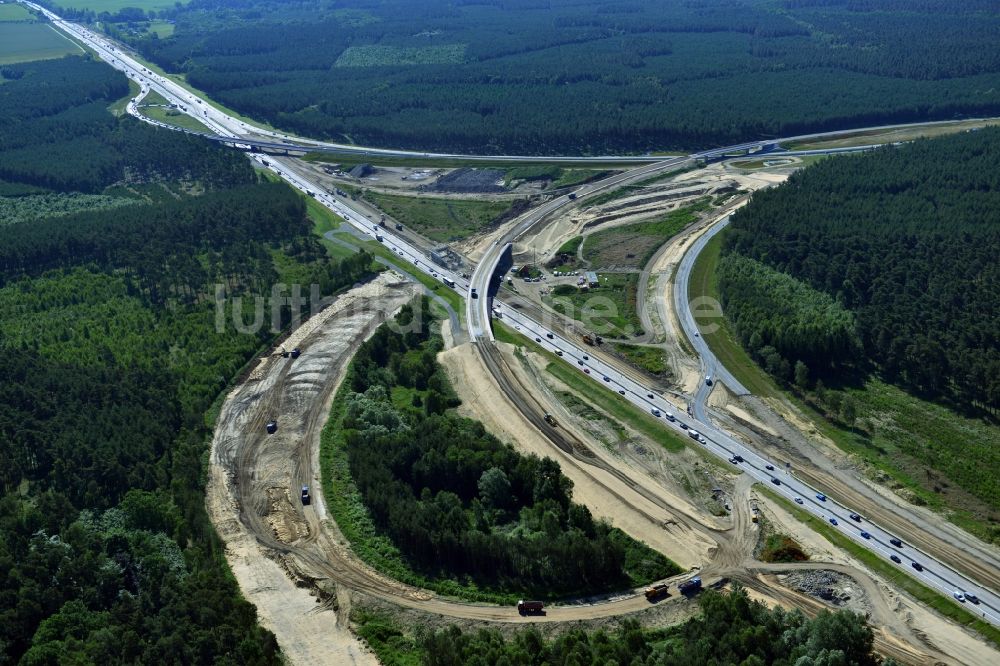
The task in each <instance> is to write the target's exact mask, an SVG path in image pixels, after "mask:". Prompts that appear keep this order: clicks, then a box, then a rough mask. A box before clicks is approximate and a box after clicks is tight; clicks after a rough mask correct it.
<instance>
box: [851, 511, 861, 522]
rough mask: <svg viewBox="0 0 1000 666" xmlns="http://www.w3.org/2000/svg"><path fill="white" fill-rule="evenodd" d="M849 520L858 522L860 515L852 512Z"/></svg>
mask: <svg viewBox="0 0 1000 666" xmlns="http://www.w3.org/2000/svg"><path fill="white" fill-rule="evenodd" d="M851 520H853V521H855V522H858V523H860V522H861V516H859V515H858V514H856V513H852V514H851Z"/></svg>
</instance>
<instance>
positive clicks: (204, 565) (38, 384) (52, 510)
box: [0, 57, 370, 665]
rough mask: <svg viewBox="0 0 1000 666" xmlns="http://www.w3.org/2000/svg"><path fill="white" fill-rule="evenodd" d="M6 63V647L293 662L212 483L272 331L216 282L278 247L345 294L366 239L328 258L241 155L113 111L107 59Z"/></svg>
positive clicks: (2, 443)
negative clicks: (225, 523)
mask: <svg viewBox="0 0 1000 666" xmlns="http://www.w3.org/2000/svg"><path fill="white" fill-rule="evenodd" d="M3 73H4V76H5V77H8V78H10V79H11V80H9V81H7V82H5V83H3V84H2V85H0V99H2V101H0V115H2V116H3V119H4V120H3V123H4V132H3V135H2V137H0V169H2V170H3V174H2V177H3V179H4V188H3V190H2V191H3V193H4V194H6V195H7V199H6V200H5V203H6V205H4V206H0V212H11V213H12V215H11V217H10V218H9V219H3V220H0V229H2V231H3V233H2V234H0V255H2V256H3V257H4V260H3V262H2V263H3V268H2V269H0V274H2V275H0V664H8V663H9V664H13V663H19V662H20V663H26V664H42V663H46V664H50V663H102V662H103V663H149V664H153V663H155V664H180V663H184V664H193V663H203V664H208V663H218V664H233V665H236V664H268V663H279V662H280V653H279V652H278V648H277V645H276V643H275V640H274V637H273V636H272V635H271V634H270V633H269V632H267V631H265V630H263V629H261V628H260V627H259V626H258V624H257V619H256V612H255V610H254V608H253V606H251V605H250V604H248V603H247V602H246V601H244V600H243V599H242V598H241V596H240V595H239V590H238V589H237V586H236V583H235V581H234V580H233V578H232V576H231V574H230V573H229V571H228V569H227V567H226V565H225V563H224V560H223V556H222V549H221V544H220V543H219V541H218V538H217V537H216V535H215V531H214V529H213V527H212V526H211V524H210V523H209V520H208V517H207V515H206V512H205V509H204V489H203V486H204V474H205V462H206V455H205V453H206V447H207V437H208V435H209V428H208V424H207V423H206V417H205V414H206V412H207V410H208V409H209V407H210V406H211V404H212V403H213V401H214V400H215V399H216V396H217V395H218V394H219V393H220V391H222V390H223V389H224V388H225V386H226V384H227V382H229V381H230V380H232V379H233V378H234V377H235V375H236V374H237V373H238V371H239V370H240V368H241V367H242V366H243V365H244V364H245V363H246V362H247V361H248V360H249V359H250V358H252V357H253V355H254V354H255V353H256V352H257V350H259V349H260V347H261V345H262V344H264V343H265V342H266V341H267V340H268V339H269V338H270V336H271V335H273V334H272V333H270V332H269V331H268V330H262V331H260V332H259V333H251V334H241V333H238V332H237V331H236V330H234V328H233V327H232V326H228V327H224V328H223V329H221V330H220V329H218V328H217V327H216V325H215V311H214V310H215V304H214V302H213V299H212V298H211V296H212V295H213V294H214V293H215V292H214V284H216V283H220V284H223V285H225V286H226V287H227V289H228V290H229V291H230V293H236V294H246V293H258V292H259V291H264V293H268V292H269V289H270V284H271V283H272V282H274V281H277V280H280V279H281V277H282V275H281V272H280V270H279V265H280V266H282V267H287V266H289V265H290V266H294V267H295V269H296V271H298V273H299V274H305V275H310V276H313V277H315V278H316V282H317V283H319V284H322V285H323V287H324V290H325V292H326V293H329V292H331V291H334V290H336V289H338V288H340V287H343V286H346V285H350V284H352V283H354V282H355V281H357V280H359V279H363V278H364V277H365V276H366V275H367V274H368V273H369V265H370V258H369V257H367V256H365V255H358V256H357V257H356V258H351V259H347V260H344V261H343V262H342V263H339V264H333V263H331V262H330V261H329V260H327V259H326V255H325V252H324V251H323V249H322V247H320V246H319V244H318V243H317V241H316V240H315V239H314V238H313V237H311V236H310V235H309V233H310V229H311V225H310V223H309V221H308V220H307V219H306V217H305V207H304V205H303V203H302V201H301V199H300V197H298V196H297V195H296V194H294V193H293V192H292V191H291V190H290V189H289V188H287V187H285V186H284V185H274V184H260V183H258V182H257V176H256V175H255V173H254V171H253V170H252V169H251V168H250V167H249V165H248V161H247V160H246V159H245V158H244V157H243V156H241V155H239V154H238V153H235V152H228V151H225V150H223V149H219V148H215V147H212V146H210V145H207V144H206V143H204V142H197V141H191V140H187V139H184V138H182V137H180V136H179V135H177V134H176V133H173V132H166V131H162V130H155V129H151V128H147V127H144V126H141V125H139V124H137V123H136V122H135V121H133V120H131V119H129V118H121V119H116V118H115V117H113V116H112V115H111V114H110V113H108V111H107V110H106V107H107V106H108V105H109V104H110V103H111V102H113V101H114V100H115V99H116V98H117V97H118V96H120V95H122V94H124V93H126V92H127V91H128V86H127V85H126V82H125V79H124V77H123V76H121V75H120V74H118V73H117V72H114V71H113V70H112V69H110V68H109V67H106V66H104V65H100V64H98V63H95V62H92V61H89V60H87V59H84V58H79V57H73V58H66V59H64V60H55V61H47V62H38V63H26V64H24V65H18V66H17V67H13V66H12V67H7V68H4V69H3ZM11 156H14V158H15V159H8V158H9V157H11ZM81 192H91V193H95V194H93V195H81V194H80V193H81ZM15 194H16V195H17V196H13V195H15ZM53 211H54V213H53ZM278 255H281V256H282V257H283V261H281V262H280V264H279V262H277V261H275V257H276V256H278ZM231 309H232V308H231V306H227V314H229V313H231Z"/></svg>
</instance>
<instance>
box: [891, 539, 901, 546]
mask: <svg viewBox="0 0 1000 666" xmlns="http://www.w3.org/2000/svg"><path fill="white" fill-rule="evenodd" d="M889 543H891V544H892V545H893V546H895V547H896V548H902V547H903V542H902V541H900V540H899V539H896V538H892V539H889Z"/></svg>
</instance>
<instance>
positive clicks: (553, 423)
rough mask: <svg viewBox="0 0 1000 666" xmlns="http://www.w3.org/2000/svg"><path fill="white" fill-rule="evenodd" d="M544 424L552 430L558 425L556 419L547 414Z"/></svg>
mask: <svg viewBox="0 0 1000 666" xmlns="http://www.w3.org/2000/svg"><path fill="white" fill-rule="evenodd" d="M545 422H546V423H548V424H549V425H550V426H552V427H553V428H555V427H557V426H558V425H559V424H558V423H556V418H555V417H554V416H552V415H551V414H549V413H548V412H545Z"/></svg>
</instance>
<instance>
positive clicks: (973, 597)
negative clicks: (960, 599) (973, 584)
mask: <svg viewBox="0 0 1000 666" xmlns="http://www.w3.org/2000/svg"><path fill="white" fill-rule="evenodd" d="M965 600H966V601H971V602H972V603H974V604H976V605H977V606H978V605H979V597H977V596H976V595H974V594H972V593H971V592H966V593H965Z"/></svg>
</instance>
